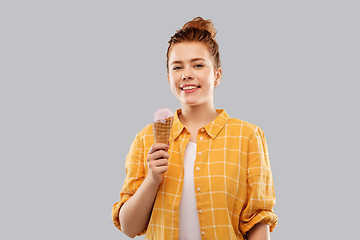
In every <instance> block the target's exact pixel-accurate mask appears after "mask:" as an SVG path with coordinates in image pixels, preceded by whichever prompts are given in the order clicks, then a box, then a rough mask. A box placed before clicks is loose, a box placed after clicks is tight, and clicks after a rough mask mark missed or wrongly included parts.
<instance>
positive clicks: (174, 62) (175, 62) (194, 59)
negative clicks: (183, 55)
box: [170, 58, 206, 65]
mask: <svg viewBox="0 0 360 240" xmlns="http://www.w3.org/2000/svg"><path fill="white" fill-rule="evenodd" d="M199 60H200V61H206V60H205V59H203V58H192V59H191V60H190V62H196V61H199ZM177 63H183V61H180V60H175V61H173V62H172V63H171V64H170V65H173V64H177Z"/></svg>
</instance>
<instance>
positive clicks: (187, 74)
mask: <svg viewBox="0 0 360 240" xmlns="http://www.w3.org/2000/svg"><path fill="white" fill-rule="evenodd" d="M181 79H182V80H188V79H193V74H192V72H191V70H189V68H184V71H183V72H182V75H181Z"/></svg>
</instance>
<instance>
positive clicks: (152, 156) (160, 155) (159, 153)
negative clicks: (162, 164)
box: [150, 150, 170, 160]
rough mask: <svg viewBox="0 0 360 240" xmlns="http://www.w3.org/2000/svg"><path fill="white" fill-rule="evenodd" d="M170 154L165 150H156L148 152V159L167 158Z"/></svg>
mask: <svg viewBox="0 0 360 240" xmlns="http://www.w3.org/2000/svg"><path fill="white" fill-rule="evenodd" d="M169 157H170V155H169V154H168V153H167V152H165V151H164V150H158V151H156V152H154V153H153V154H150V159H153V160H156V159H159V158H169Z"/></svg>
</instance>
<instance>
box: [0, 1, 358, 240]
mask: <svg viewBox="0 0 360 240" xmlns="http://www.w3.org/2000/svg"><path fill="white" fill-rule="evenodd" d="M233 2H234V3H231V4H230V3H227V2H223V3H220V1H217V2H210V1H193V2H192V1H189V2H188V1H176V2H171V1H157V2H156V3H153V2H151V1H142V2H135V1H134V2H132V3H123V2H121V1H78V0H72V1H67V0H63V1H1V3H0V25H1V33H0V34H1V38H0V41H1V44H0V61H1V62H0V78H1V85H0V104H1V112H0V114H1V118H0V121H1V124H0V128H1V129H0V130H1V132H0V140H1V142H0V144H1V145H0V147H1V149H0V150H1V151H0V157H1V168H0V169H1V170H0V171H1V172H0V178H1V179H0V180H1V181H0V183H1V204H0V208H1V214H0V217H1V231H0V238H1V239H25V238H26V239H127V237H126V236H125V235H124V234H123V233H121V232H120V231H118V230H117V229H116V228H115V227H114V226H113V223H112V221H111V215H110V213H111V208H112V204H113V203H115V202H116V201H118V200H119V192H120V190H121V186H122V184H123V181H124V178H125V169H124V163H125V157H126V154H127V152H128V150H129V147H130V144H131V141H132V140H133V138H134V137H135V135H136V133H137V132H138V131H139V130H141V129H142V128H143V127H144V126H145V125H146V124H148V123H150V122H151V121H152V115H153V112H154V111H155V110H156V109H157V108H159V107H163V106H166V107H169V108H171V109H173V110H175V109H177V108H179V104H178V102H177V100H176V99H175V98H174V97H173V96H172V94H171V91H170V88H169V86H168V82H167V79H166V67H165V62H166V58H165V53H166V48H167V41H168V40H169V39H170V36H171V35H173V34H174V33H175V31H176V30H177V29H179V28H181V27H182V25H183V24H184V23H185V22H186V21H188V20H191V19H192V18H193V17H196V16H202V17H203V18H205V19H207V18H210V19H211V20H213V22H214V24H215V27H216V29H217V30H218V35H217V37H216V38H217V40H218V43H219V45H220V54H221V59H222V64H223V79H222V83H221V85H220V87H218V88H217V89H216V93H215V105H216V107H217V108H225V109H226V110H227V112H228V113H229V115H230V116H232V117H235V118H239V119H242V120H245V121H248V122H251V123H254V124H257V125H258V126H259V127H261V128H262V129H263V130H264V132H265V136H266V138H267V141H268V147H269V152H270V159H271V164H272V171H273V175H274V183H275V191H276V197H277V205H276V207H275V212H276V213H277V214H278V216H279V224H278V226H277V228H276V229H275V231H274V232H273V233H272V239H284V240H285V239H346V237H350V236H356V235H355V234H356V233H357V228H358V225H359V224H358V223H357V221H358V215H359V213H360V212H359V208H358V205H359V194H358V188H357V185H358V183H359V180H358V178H357V176H358V169H359V163H358V162H359V160H360V159H359V155H358V146H357V145H358V144H359V137H358V136H359V133H360V132H359V125H358V122H359V120H360V119H359V115H358V111H359V110H358V109H359V100H360V99H359V93H358V90H359V84H358V82H359V80H360V76H359V75H360V74H359V66H360V65H359V64H360V57H359V56H360V47H359V43H360V34H359V23H360V15H359V10H360V8H359V7H360V4H359V2H358V1H347V0H341V1H331V0H327V1H319V0H311V1H308V0H302V1H233ZM235 2H236V3H235ZM140 239H142V238H140Z"/></svg>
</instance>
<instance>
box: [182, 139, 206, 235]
mask: <svg viewBox="0 0 360 240" xmlns="http://www.w3.org/2000/svg"><path fill="white" fill-rule="evenodd" d="M195 158H196V143H194V142H190V141H189V143H188V145H187V146H186V149H185V156H184V186H183V192H182V195H181V200H180V209H179V211H180V213H179V214H180V216H179V224H180V225H179V228H180V233H179V240H197V239H201V235H200V224H199V217H198V213H197V208H196V197H195V187H194V162H195Z"/></svg>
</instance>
